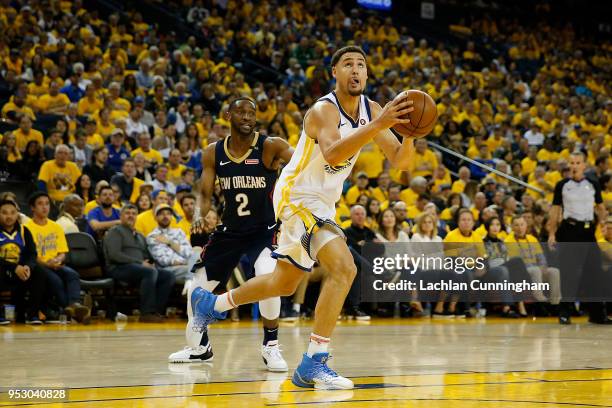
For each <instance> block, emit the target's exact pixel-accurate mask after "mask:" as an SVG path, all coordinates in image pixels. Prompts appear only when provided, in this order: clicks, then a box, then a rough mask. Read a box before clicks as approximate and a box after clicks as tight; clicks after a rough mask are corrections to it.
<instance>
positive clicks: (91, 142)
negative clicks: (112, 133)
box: [87, 133, 104, 149]
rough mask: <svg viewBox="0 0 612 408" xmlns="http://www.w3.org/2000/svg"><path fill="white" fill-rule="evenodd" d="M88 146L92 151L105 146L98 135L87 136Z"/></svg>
mask: <svg viewBox="0 0 612 408" xmlns="http://www.w3.org/2000/svg"><path fill="white" fill-rule="evenodd" d="M87 146H89V147H91V148H92V149H97V148H98V147H102V146H104V139H103V138H102V136H100V135H99V134H97V133H94V134H93V135H90V136H87Z"/></svg>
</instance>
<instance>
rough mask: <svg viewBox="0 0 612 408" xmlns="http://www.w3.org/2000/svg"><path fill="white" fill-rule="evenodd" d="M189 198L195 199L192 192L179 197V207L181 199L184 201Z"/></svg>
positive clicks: (181, 203) (181, 202)
mask: <svg viewBox="0 0 612 408" xmlns="http://www.w3.org/2000/svg"><path fill="white" fill-rule="evenodd" d="M188 198H191V199H192V200H194V201H196V200H197V199H196V196H195V195H194V194H193V193H187V194H185V195H184V196H182V197H181V201H180V203H179V204H180V205H181V207H182V206H183V201H185V200H186V199H188Z"/></svg>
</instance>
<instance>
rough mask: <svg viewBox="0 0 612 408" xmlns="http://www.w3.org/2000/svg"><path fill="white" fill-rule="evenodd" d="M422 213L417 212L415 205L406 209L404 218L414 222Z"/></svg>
mask: <svg viewBox="0 0 612 408" xmlns="http://www.w3.org/2000/svg"><path fill="white" fill-rule="evenodd" d="M422 213H423V211H421V210H419V209H418V208H417V206H416V205H411V206H410V207H408V208H407V209H406V218H408V219H410V220H414V219H416V218H417V217H418V216H419V215H421V214H422Z"/></svg>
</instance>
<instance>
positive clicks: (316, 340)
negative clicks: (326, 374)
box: [306, 333, 331, 357]
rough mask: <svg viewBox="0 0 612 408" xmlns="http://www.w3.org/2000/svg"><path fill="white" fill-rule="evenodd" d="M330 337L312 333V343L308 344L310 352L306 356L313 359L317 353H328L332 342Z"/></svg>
mask: <svg viewBox="0 0 612 408" xmlns="http://www.w3.org/2000/svg"><path fill="white" fill-rule="evenodd" d="M330 340H331V339H330V338H329V337H323V336H319V335H317V334H314V333H310V342H309V343H308V351H307V352H306V355H307V356H308V357H312V356H313V355H315V354H317V353H327V349H328V347H329V342H330Z"/></svg>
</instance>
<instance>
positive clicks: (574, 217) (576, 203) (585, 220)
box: [548, 152, 612, 324]
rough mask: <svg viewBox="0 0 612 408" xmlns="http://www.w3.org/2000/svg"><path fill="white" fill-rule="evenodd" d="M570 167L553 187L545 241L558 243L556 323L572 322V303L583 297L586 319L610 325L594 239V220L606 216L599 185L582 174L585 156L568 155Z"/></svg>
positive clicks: (599, 255)
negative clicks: (558, 274) (560, 300)
mask: <svg viewBox="0 0 612 408" xmlns="http://www.w3.org/2000/svg"><path fill="white" fill-rule="evenodd" d="M569 167H570V173H571V174H570V177H569V178H566V179H563V180H561V181H559V182H558V183H557V185H556V186H555V193H554V198H553V206H552V209H551V211H550V219H549V220H548V232H549V237H548V244H549V246H550V247H551V248H553V247H555V246H556V243H557V242H559V245H558V247H559V248H558V249H559V261H560V262H559V264H560V267H561V294H562V300H563V302H562V303H561V305H560V308H559V323H561V324H570V323H571V320H570V315H571V311H572V310H573V302H574V301H576V300H580V299H581V298H582V299H583V300H588V301H591V302H589V303H586V302H585V303H583V305H584V308H585V309H586V310H587V311H588V313H589V322H591V323H596V324H611V323H612V320H610V319H608V316H607V311H606V306H605V303H603V302H602V301H603V300H604V299H605V297H606V296H609V295H610V293H609V291H607V290H606V288H605V284H606V283H607V282H610V278H609V277H607V276H605V275H604V271H603V268H602V258H601V252H600V250H599V247H598V246H597V244H596V240H595V230H596V228H597V223H601V224H603V223H605V221H606V219H607V211H606V208H605V206H604V204H603V200H602V197H601V187H600V186H599V183H598V182H597V181H596V180H592V179H589V178H587V177H585V175H584V171H585V168H586V158H585V155H584V154H583V153H582V152H576V153H572V154H571V156H570V159H569ZM596 215H597V216H596ZM559 221H560V223H559Z"/></svg>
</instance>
